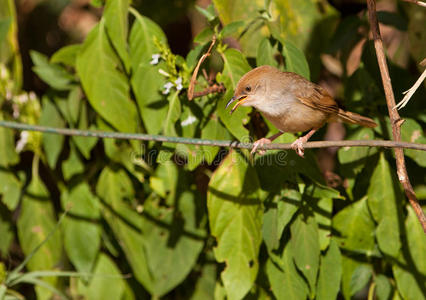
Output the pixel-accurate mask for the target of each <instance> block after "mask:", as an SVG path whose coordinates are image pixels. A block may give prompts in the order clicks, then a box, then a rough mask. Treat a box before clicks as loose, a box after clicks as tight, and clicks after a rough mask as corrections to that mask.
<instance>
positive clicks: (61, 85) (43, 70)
mask: <svg viewBox="0 0 426 300" xmlns="http://www.w3.org/2000/svg"><path fill="white" fill-rule="evenodd" d="M30 55H31V59H32V61H33V64H34V67H33V71H34V72H35V73H36V74H37V75H38V76H39V77H40V78H41V79H42V80H43V81H44V82H46V83H47V84H48V85H50V86H51V87H53V88H54V89H57V90H69V89H70V88H71V87H72V85H71V83H72V81H73V79H74V78H73V76H72V75H71V74H69V73H68V72H67V71H66V70H65V69H64V68H63V67H62V66H60V65H58V64H54V63H50V62H49V60H48V59H47V57H46V56H45V55H43V54H41V53H39V52H36V51H31V52H30Z"/></svg>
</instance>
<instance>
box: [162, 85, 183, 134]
mask: <svg viewBox="0 0 426 300" xmlns="http://www.w3.org/2000/svg"><path fill="white" fill-rule="evenodd" d="M167 100H168V101H169V109H168V111H167V115H166V118H165V119H164V121H163V124H164V125H163V126H164V127H163V132H164V134H165V135H169V136H170V135H171V136H176V135H177V134H176V130H175V123H176V122H177V121H178V120H179V117H180V115H181V113H182V110H181V106H180V99H179V91H176V92H174V93H172V94H171V95H170V96H169V97H168V99H167Z"/></svg>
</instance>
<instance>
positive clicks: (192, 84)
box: [187, 35, 216, 101]
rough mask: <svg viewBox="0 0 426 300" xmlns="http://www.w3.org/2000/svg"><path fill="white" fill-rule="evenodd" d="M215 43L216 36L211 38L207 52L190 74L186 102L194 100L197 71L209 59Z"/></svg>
mask: <svg viewBox="0 0 426 300" xmlns="http://www.w3.org/2000/svg"><path fill="white" fill-rule="evenodd" d="M215 43H216V36H215V35H214V36H213V38H212V43H211V44H210V47H209V49H208V50H207V52H206V53H204V54H203V55H202V56H201V58H200V60H199V61H198V63H197V66H196V67H195V69H194V73H192V77H191V81H190V82H189V87H188V94H187V95H188V100H189V101H191V100H192V99H194V89H195V83H196V82H197V76H198V71H199V70H200V67H201V64H202V63H203V62H204V61H205V60H206V58H207V57H209V56H210V55H211V52H212V49H213V46H214V44H215Z"/></svg>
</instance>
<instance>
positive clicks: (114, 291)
mask: <svg viewBox="0 0 426 300" xmlns="http://www.w3.org/2000/svg"><path fill="white" fill-rule="evenodd" d="M120 275H121V272H120V270H119V269H118V268H117V266H116V265H115V264H114V262H113V261H112V260H111V259H110V258H109V257H108V256H107V255H105V254H103V253H101V254H100V255H99V258H98V261H97V262H96V267H95V269H94V272H93V277H92V278H91V280H90V283H89V284H88V285H87V286H84V284H83V283H82V281H81V280H79V282H78V291H79V293H80V294H82V295H85V298H86V299H93V300H102V299H111V300H121V299H123V294H124V289H125V281H124V280H123V278H119V276H120Z"/></svg>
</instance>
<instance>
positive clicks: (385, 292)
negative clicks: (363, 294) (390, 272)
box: [374, 274, 392, 300]
mask: <svg viewBox="0 0 426 300" xmlns="http://www.w3.org/2000/svg"><path fill="white" fill-rule="evenodd" d="M374 282H375V283H376V289H375V291H376V297H377V299H378V300H388V299H390V298H391V295H392V284H391V282H390V280H389V278H387V277H386V276H385V275H382V274H379V275H377V276H375V277H374Z"/></svg>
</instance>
